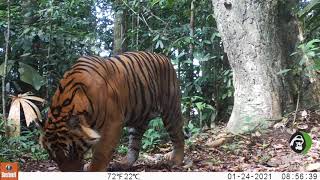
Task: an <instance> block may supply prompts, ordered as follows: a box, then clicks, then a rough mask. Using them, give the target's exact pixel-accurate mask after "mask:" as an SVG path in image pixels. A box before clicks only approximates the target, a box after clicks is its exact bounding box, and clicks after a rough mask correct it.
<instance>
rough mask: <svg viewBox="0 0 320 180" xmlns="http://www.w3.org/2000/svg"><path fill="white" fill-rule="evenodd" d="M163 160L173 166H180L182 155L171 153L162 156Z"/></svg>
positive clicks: (175, 152) (180, 153)
mask: <svg viewBox="0 0 320 180" xmlns="http://www.w3.org/2000/svg"><path fill="white" fill-rule="evenodd" d="M164 158H165V159H166V160H167V161H168V162H169V163H170V164H173V165H177V166H180V165H182V163H183V158H184V153H183V151H182V152H177V151H174V150H173V151H171V152H168V153H167V154H165V155H164Z"/></svg>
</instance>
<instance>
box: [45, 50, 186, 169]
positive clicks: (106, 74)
mask: <svg viewBox="0 0 320 180" xmlns="http://www.w3.org/2000/svg"><path fill="white" fill-rule="evenodd" d="M79 94H80V95H79ZM75 97H76V98H77V99H76V100H74V98H75ZM70 114H71V115H70ZM70 116H71V117H73V116H79V118H78V121H77V122H79V124H81V126H80V127H82V126H83V127H85V128H88V129H89V130H92V131H93V132H96V133H97V134H98V135H99V140H97V142H96V143H94V145H93V144H92V145H93V159H92V163H91V165H90V166H89V170H91V171H98V170H102V169H104V168H105V164H106V163H107V164H108V162H109V161H110V160H111V156H112V151H113V149H114V147H115V146H116V144H117V142H118V140H119V137H120V133H121V129H122V127H123V126H128V127H129V151H128V154H127V156H126V157H125V158H124V160H123V164H124V165H128V166H131V165H132V164H133V163H134V162H135V161H136V159H137V158H138V154H139V149H140V142H141V138H142V135H143V133H144V132H145V131H146V129H147V125H148V122H149V120H151V119H152V118H154V117H157V116H161V117H162V119H163V122H164V125H165V127H166V129H167V130H168V133H169V135H170V137H171V140H172V142H173V147H174V150H173V152H172V153H171V154H168V155H167V158H168V159H169V160H170V161H173V162H174V163H176V164H179V163H181V162H182V159H183V146H184V140H183V133H182V126H183V121H182V116H181V107H180V90H179V86H178V81H177V77H176V73H175V70H174V68H173V66H172V65H171V63H170V60H169V59H168V58H166V57H165V56H162V55H158V54H153V53H147V52H129V53H124V54H123V55H119V56H115V57H111V58H109V59H107V60H105V59H103V58H99V57H81V58H79V60H78V61H77V63H76V64H75V65H74V66H73V67H72V68H71V70H70V71H68V72H67V73H65V75H64V78H63V79H62V80H61V81H60V85H59V88H58V89H57V91H56V93H55V95H54V97H53V99H52V105H51V108H50V112H49V118H51V119H52V120H53V121H52V120H51V121H50V122H51V124H52V123H54V124H58V123H59V122H60V121H61V122H62V123H63V122H65V121H67V122H68V121H70V120H72V118H71V117H70ZM48 122H49V121H48ZM48 122H47V123H46V126H47V127H49V126H50V123H48ZM66 124H68V123H66ZM66 126H68V125H66ZM83 129H84V128H82V129H81V131H83V132H82V133H83V134H87V135H88V134H90V133H88V132H85V131H84V130H83ZM88 129H86V130H88ZM71 131H72V130H71ZM45 132H46V129H45ZM50 133H51V134H52V129H51V130H50ZM50 133H49V134H50ZM53 134H54V133H53ZM44 137H46V136H44ZM77 138H79V140H74V141H76V142H75V143H74V142H72V141H69V142H72V143H73V144H75V145H74V146H76V147H78V148H80V149H81V150H79V152H85V151H86V150H87V149H88V148H90V147H91V145H90V143H87V142H86V140H83V139H82V140H81V137H78V136H77ZM44 142H45V143H43V144H46V143H49V142H46V141H44ZM78 142H81V143H82V144H81V143H78ZM59 143H62V142H58V140H57V142H55V144H59ZM77 143H78V144H77ZM79 144H80V145H79ZM108 145H110V146H108ZM47 147H48V146H47ZM47 149H48V151H50V149H49V148H47ZM51 151H52V150H51ZM64 154H65V156H68V155H70V152H64ZM81 156H83V155H81ZM58 164H59V163H58ZM60 164H61V163H60Z"/></svg>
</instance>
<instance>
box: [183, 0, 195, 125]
mask: <svg viewBox="0 0 320 180" xmlns="http://www.w3.org/2000/svg"><path fill="white" fill-rule="evenodd" d="M194 3H195V0H192V1H191V3H190V22H189V35H190V39H191V42H190V44H189V60H190V61H191V62H190V63H188V64H185V66H186V80H187V82H188V83H190V86H191V88H188V89H189V91H188V92H187V93H188V95H187V96H189V97H191V96H193V94H194V88H193V51H194V25H195V22H194V21H195V18H194V11H195V9H194ZM191 103H192V102H191V99H190V103H188V105H187V108H186V112H185V114H186V120H187V122H186V124H188V123H189V121H190V120H191V113H192V108H191Z"/></svg>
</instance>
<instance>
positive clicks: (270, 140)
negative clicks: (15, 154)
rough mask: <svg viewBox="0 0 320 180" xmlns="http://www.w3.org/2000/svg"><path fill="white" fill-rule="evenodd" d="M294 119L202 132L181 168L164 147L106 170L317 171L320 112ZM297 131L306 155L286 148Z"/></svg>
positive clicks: (51, 166)
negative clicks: (305, 139) (308, 142)
mask: <svg viewBox="0 0 320 180" xmlns="http://www.w3.org/2000/svg"><path fill="white" fill-rule="evenodd" d="M293 119H294V115H293V114H292V115H289V116H288V117H287V118H284V119H283V120H282V121H281V122H278V123H276V124H275V125H274V127H272V128H270V129H269V130H268V131H267V132H264V133H263V132H259V131H257V132H254V133H251V134H249V135H238V136H234V135H230V134H228V133H226V132H225V127H224V126H223V125H222V126H217V127H215V128H212V129H207V130H203V132H202V133H200V134H199V135H197V136H195V137H192V138H190V139H189V140H187V141H188V142H187V143H186V153H185V160H184V164H183V165H182V166H180V167H172V166H169V165H168V164H166V163H165V161H164V160H163V155H164V154H165V153H166V152H169V151H170V149H171V147H170V145H169V144H165V145H162V146H161V147H158V148H157V149H155V150H154V151H153V152H151V153H141V154H140V157H139V160H138V161H137V162H136V163H135V165H134V166H133V167H132V168H131V169H128V170H123V169H119V168H117V167H118V166H117V163H116V162H117V161H119V160H120V159H121V156H122V155H119V154H115V155H114V158H113V161H112V162H111V163H110V167H109V169H108V171H133V172H138V171H139V172H141V171H160V172H161V171H162V172H171V171H179V172H180V171H194V172H212V171H215V172H217V171H320V159H319V154H320V151H319V150H320V146H319V145H320V142H319V137H320V131H319V130H320V125H319V122H320V113H319V112H317V111H299V112H298V113H297V118H296V120H295V121H294V122H292V121H293ZM288 125H289V127H290V128H289V127H286V126H288ZM298 128H299V129H303V130H304V131H306V132H308V133H309V135H310V136H311V137H312V143H313V144H312V147H311V149H310V151H309V152H308V153H307V154H305V155H303V154H298V153H295V152H294V151H292V150H291V148H290V146H289V139H290V137H291V134H293V133H294V132H295V130H296V129H298ZM23 161H24V163H22V167H20V169H21V171H26V172H30V171H31V172H34V171H46V172H48V171H59V169H58V168H57V166H56V164H55V163H54V162H53V161H48V160H47V161H34V160H28V159H24V160H23Z"/></svg>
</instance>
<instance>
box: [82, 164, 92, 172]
mask: <svg viewBox="0 0 320 180" xmlns="http://www.w3.org/2000/svg"><path fill="white" fill-rule="evenodd" d="M90 165H91V163H86V164H85V165H84V166H83V171H84V172H89V171H90Z"/></svg>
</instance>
